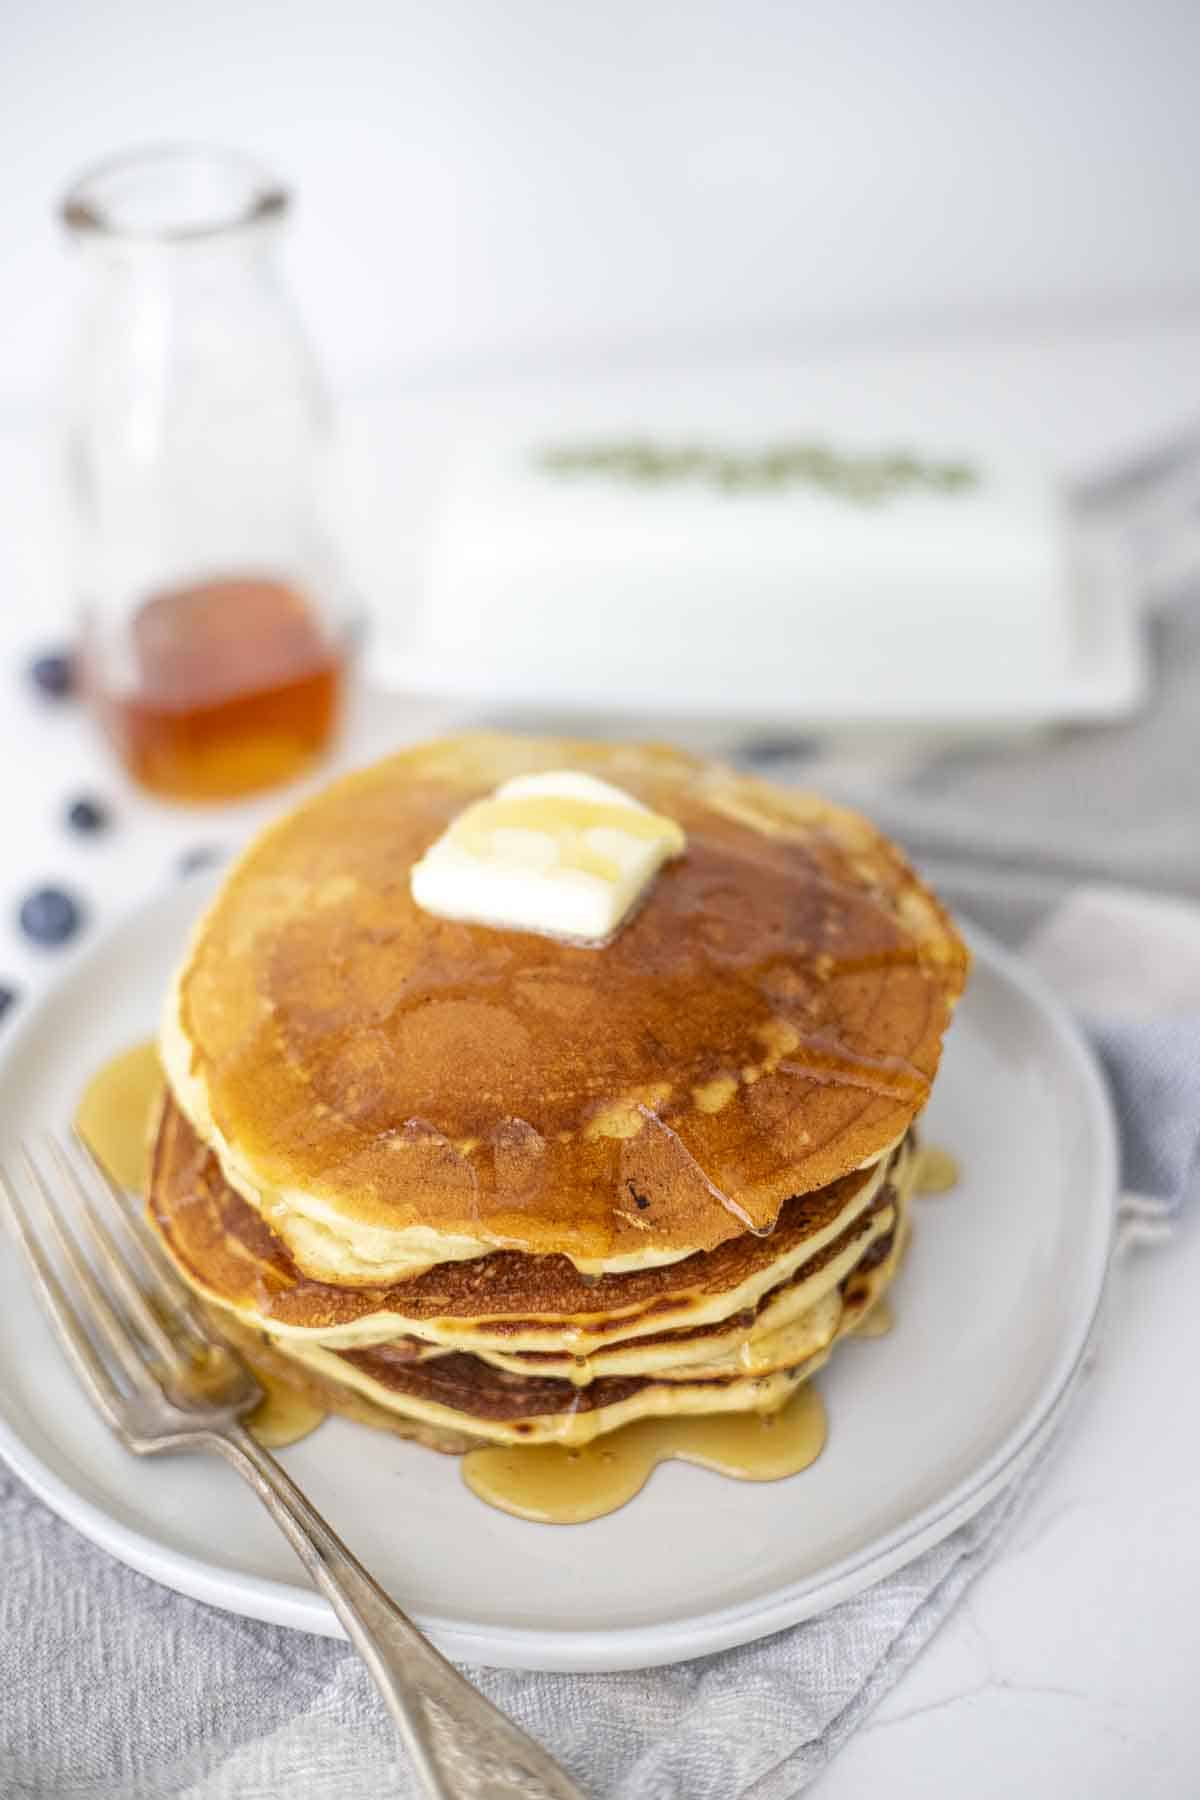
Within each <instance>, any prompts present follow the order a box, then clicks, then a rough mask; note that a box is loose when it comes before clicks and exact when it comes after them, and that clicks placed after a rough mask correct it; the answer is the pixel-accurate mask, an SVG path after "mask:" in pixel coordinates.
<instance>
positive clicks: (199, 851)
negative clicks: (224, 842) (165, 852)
mask: <svg viewBox="0 0 1200 1800" xmlns="http://www.w3.org/2000/svg"><path fill="white" fill-rule="evenodd" d="M220 860H221V851H220V850H218V849H216V847H215V846H214V845H212V844H193V846H192V848H191V849H190V850H185V851H184V852H183V855H182V856H181V857H180V858H179V864H178V867H179V873H180V874H181V875H198V874H199V873H200V871H201V869H211V868H212V866H213V864H214V863H219V862H220Z"/></svg>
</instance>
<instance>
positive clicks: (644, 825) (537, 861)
mask: <svg viewBox="0 0 1200 1800" xmlns="http://www.w3.org/2000/svg"><path fill="white" fill-rule="evenodd" d="M685 847H686V839H685V837H684V833H683V830H682V828H681V827H680V826H679V825H677V824H676V823H675V821H674V820H673V819H667V818H663V817H662V816H661V815H660V814H658V813H653V812H651V811H650V810H649V808H648V807H645V806H643V805H642V804H641V802H640V801H639V800H635V799H634V798H633V796H632V795H631V794H627V793H626V792H625V791H624V789H623V788H619V787H614V786H613V785H612V783H611V782H608V781H600V780H599V779H597V778H596V777H595V776H592V775H582V774H577V773H575V772H573V771H571V770H551V771H548V772H547V773H545V774H541V775H520V776H517V777H515V778H514V779H513V780H511V781H506V782H503V783H502V784H501V785H500V786H499V787H498V788H497V789H496V791H495V793H494V794H493V795H491V797H490V798H489V799H486V800H479V801H476V803H475V804H474V805H473V806H469V807H467V809H466V810H465V812H462V813H460V814H459V816H458V818H457V819H455V820H454V821H453V822H452V823H451V824H450V826H449V827H448V828H447V829H446V830H445V831H444V832H443V833H442V835H441V837H440V838H438V839H437V841H436V842H435V843H434V844H432V845H431V846H430V848H429V849H428V850H427V851H426V852H425V855H424V856H423V857H422V858H421V860H420V861H419V862H418V863H416V864H415V865H414V867H413V870H412V874H411V878H410V882H411V888H412V896H413V899H414V900H415V901H416V903H417V905H418V906H419V907H421V908H423V909H424V911H426V912H429V913H434V914H436V915H437V916H438V917H440V918H445V919H458V920H461V921H465V922H468V923H471V924H475V925H493V926H499V927H505V928H508V929H510V930H516V931H532V932H538V933H541V934H542V935H544V936H547V937H554V938H565V939H568V940H571V941H574V942H578V943H581V944H589V945H595V946H599V945H601V944H603V943H605V942H606V941H607V940H608V939H609V938H611V937H612V936H613V934H614V933H615V932H616V930H617V928H618V927H619V925H620V924H621V922H622V920H623V919H624V918H625V916H626V914H627V913H629V912H630V911H631V909H632V908H633V907H634V906H635V905H636V904H637V902H638V901H639V900H640V899H641V897H642V895H643V894H644V892H645V890H646V889H647V887H648V886H649V885H650V883H651V882H652V881H653V879H654V877H655V876H656V875H657V873H658V871H659V870H660V869H661V868H662V866H663V864H664V863H665V862H667V861H669V860H670V859H671V858H672V857H676V856H681V855H682V854H683V851H684V849H685Z"/></svg>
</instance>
